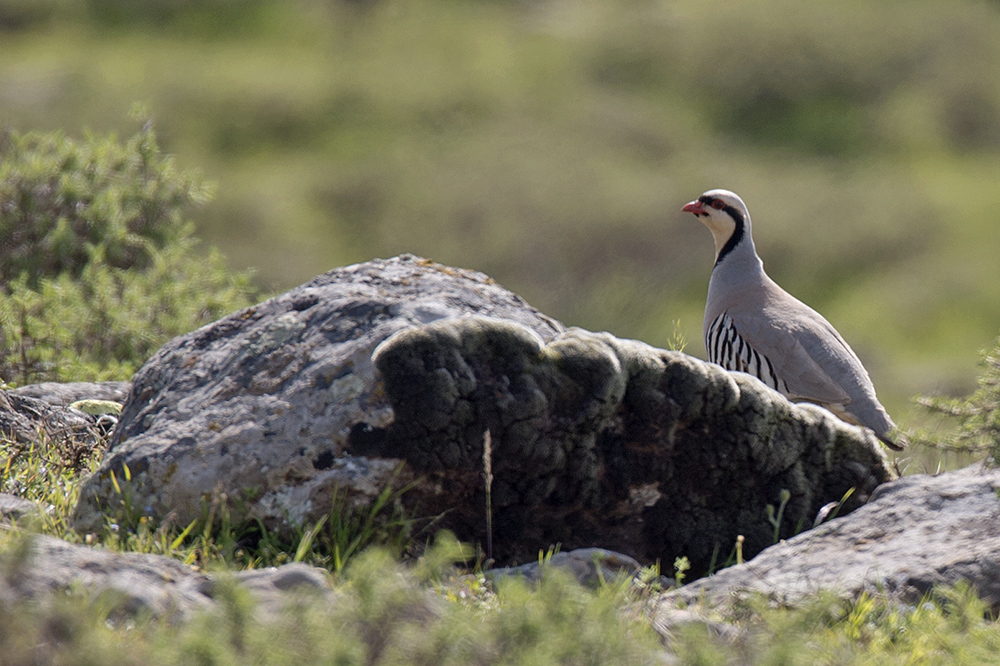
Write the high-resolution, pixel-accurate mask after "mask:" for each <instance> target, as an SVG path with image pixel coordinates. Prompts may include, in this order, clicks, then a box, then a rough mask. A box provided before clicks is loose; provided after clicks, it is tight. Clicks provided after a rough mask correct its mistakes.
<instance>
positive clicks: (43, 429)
mask: <svg viewBox="0 0 1000 666" xmlns="http://www.w3.org/2000/svg"><path fill="white" fill-rule="evenodd" d="M25 388H28V387H25ZM22 390H23V389H17V390H14V391H3V390H0V437H5V438H8V439H12V440H15V441H18V442H24V443H31V442H35V443H40V442H43V440H45V439H49V440H52V439H59V440H61V439H68V438H75V439H78V440H80V441H96V440H97V439H98V438H100V437H101V436H103V432H102V430H101V428H102V426H101V424H100V423H99V417H97V416H94V415H91V414H85V413H83V412H81V411H79V410H76V409H73V408H71V407H68V406H63V405H60V404H53V403H51V402H49V401H47V400H42V399H40V398H34V397H31V396H30V395H27V393H21V391H22ZM111 425H112V427H113V422H112V423H111Z"/></svg>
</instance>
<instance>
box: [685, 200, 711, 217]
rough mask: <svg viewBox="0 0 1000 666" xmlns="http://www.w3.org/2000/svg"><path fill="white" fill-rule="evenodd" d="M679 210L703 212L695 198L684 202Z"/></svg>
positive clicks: (695, 212)
mask: <svg viewBox="0 0 1000 666" xmlns="http://www.w3.org/2000/svg"><path fill="white" fill-rule="evenodd" d="M681 210H682V211H683V212H685V213H694V214H695V215H701V214H702V213H704V212H705V211H704V210H703V209H702V207H701V202H700V201H698V200H697V199H695V200H694V201H691V202H689V203H686V204H684V207H683V208H681Z"/></svg>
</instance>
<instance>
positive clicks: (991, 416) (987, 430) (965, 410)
mask: <svg viewBox="0 0 1000 666" xmlns="http://www.w3.org/2000/svg"><path fill="white" fill-rule="evenodd" d="M981 365H982V372H981V373H980V374H979V377H978V379H977V382H978V384H979V388H978V389H976V391H975V392H974V393H972V395H970V396H968V397H965V398H946V397H941V396H935V397H928V396H924V397H922V398H918V400H917V402H919V403H920V404H921V405H923V406H924V407H927V408H928V409H929V410H931V411H932V412H934V413H937V414H941V415H944V416H946V417H949V418H953V419H957V421H958V429H957V431H956V432H954V433H953V434H951V435H949V436H947V437H945V438H943V439H935V438H932V437H929V436H926V435H924V436H922V437H921V438H920V439H921V443H924V444H927V445H930V446H933V447H936V448H943V449H948V450H953V451H959V452H963V453H972V454H978V455H982V454H986V455H987V456H988V457H987V460H988V462H989V463H990V464H992V465H1000V338H998V339H997V341H996V342H995V343H994V346H993V347H992V348H991V349H989V350H987V351H985V352H983V355H982V361H981Z"/></svg>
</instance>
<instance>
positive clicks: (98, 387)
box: [10, 382, 132, 407]
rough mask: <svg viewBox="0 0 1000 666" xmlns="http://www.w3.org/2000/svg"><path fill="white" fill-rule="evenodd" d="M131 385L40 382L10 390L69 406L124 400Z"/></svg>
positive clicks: (17, 393)
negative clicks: (89, 401) (96, 401)
mask: <svg viewBox="0 0 1000 666" xmlns="http://www.w3.org/2000/svg"><path fill="white" fill-rule="evenodd" d="M131 386H132V384H131V382H66V383H60V382H42V383H40V384H29V385H27V386H21V387H20V388H16V389H13V390H11V391H10V392H11V393H13V394H14V395H20V396H25V397H28V398H35V399H37V400H44V401H45V402H47V403H49V404H52V405H58V406H60V407H69V406H70V405H71V404H73V403H74V402H77V401H79V400H111V401H113V402H125V398H126V397H128V391H129V388H131Z"/></svg>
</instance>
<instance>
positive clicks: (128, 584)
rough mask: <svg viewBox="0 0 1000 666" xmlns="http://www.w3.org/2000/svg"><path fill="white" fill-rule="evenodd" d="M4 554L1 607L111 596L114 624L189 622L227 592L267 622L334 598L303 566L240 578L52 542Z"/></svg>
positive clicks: (28, 543) (20, 544) (30, 540)
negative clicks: (228, 588)
mask: <svg viewBox="0 0 1000 666" xmlns="http://www.w3.org/2000/svg"><path fill="white" fill-rule="evenodd" d="M5 541H6V543H5V548H4V549H2V550H0V565H2V566H0V569H2V571H3V575H0V604H2V605H4V606H7V607H10V606H12V605H14V604H16V603H20V602H26V601H28V602H32V603H36V604H41V605H45V604H48V603H50V602H51V601H52V600H53V599H54V598H58V597H61V596H65V595H66V594H81V595H83V596H85V597H86V598H89V599H94V598H98V597H101V598H104V599H106V600H107V604H106V605H105V608H108V609H109V611H110V616H111V617H112V619H126V618H132V617H140V616H141V617H149V618H154V619H159V620H165V621H168V622H182V621H186V620H190V619H192V618H193V617H195V616H196V615H197V614H198V613H199V612H202V611H211V610H213V609H214V608H215V607H216V605H217V599H218V597H219V594H220V588H221V587H222V586H225V585H231V584H234V583H235V584H236V585H238V586H240V587H243V588H244V589H246V590H247V591H248V592H249V593H250V595H251V598H252V599H253V601H254V602H255V604H256V605H257V607H258V613H259V617H261V619H267V618H273V617H276V614H277V613H278V612H280V611H281V610H282V609H283V608H284V607H285V606H286V605H287V604H289V603H292V602H294V601H296V600H297V599H298V598H299V597H300V596H306V597H309V598H313V599H320V600H326V601H327V602H328V603H331V602H332V601H333V600H334V596H335V595H334V592H333V590H332V589H331V587H330V585H329V582H328V574H327V573H326V571H325V570H323V569H317V568H315V567H310V566H307V565H304V564H286V565H284V566H282V567H277V568H270V569H258V570H253V571H244V572H237V573H223V574H204V573H200V572H197V571H194V570H193V569H191V568H190V567H187V566H185V565H184V564H182V563H181V562H178V561H177V560H174V559H171V558H168V557H162V556H159V555H145V554H140V553H117V552H111V551H105V550H100V549H97V548H91V547H88V546H84V545H79V544H71V543H67V542H65V541H62V540H60V539H55V538H53V537H48V536H41V535H30V534H23V535H20V536H16V537H11V536H9V535H8V536H7V537H6V538H5Z"/></svg>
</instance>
